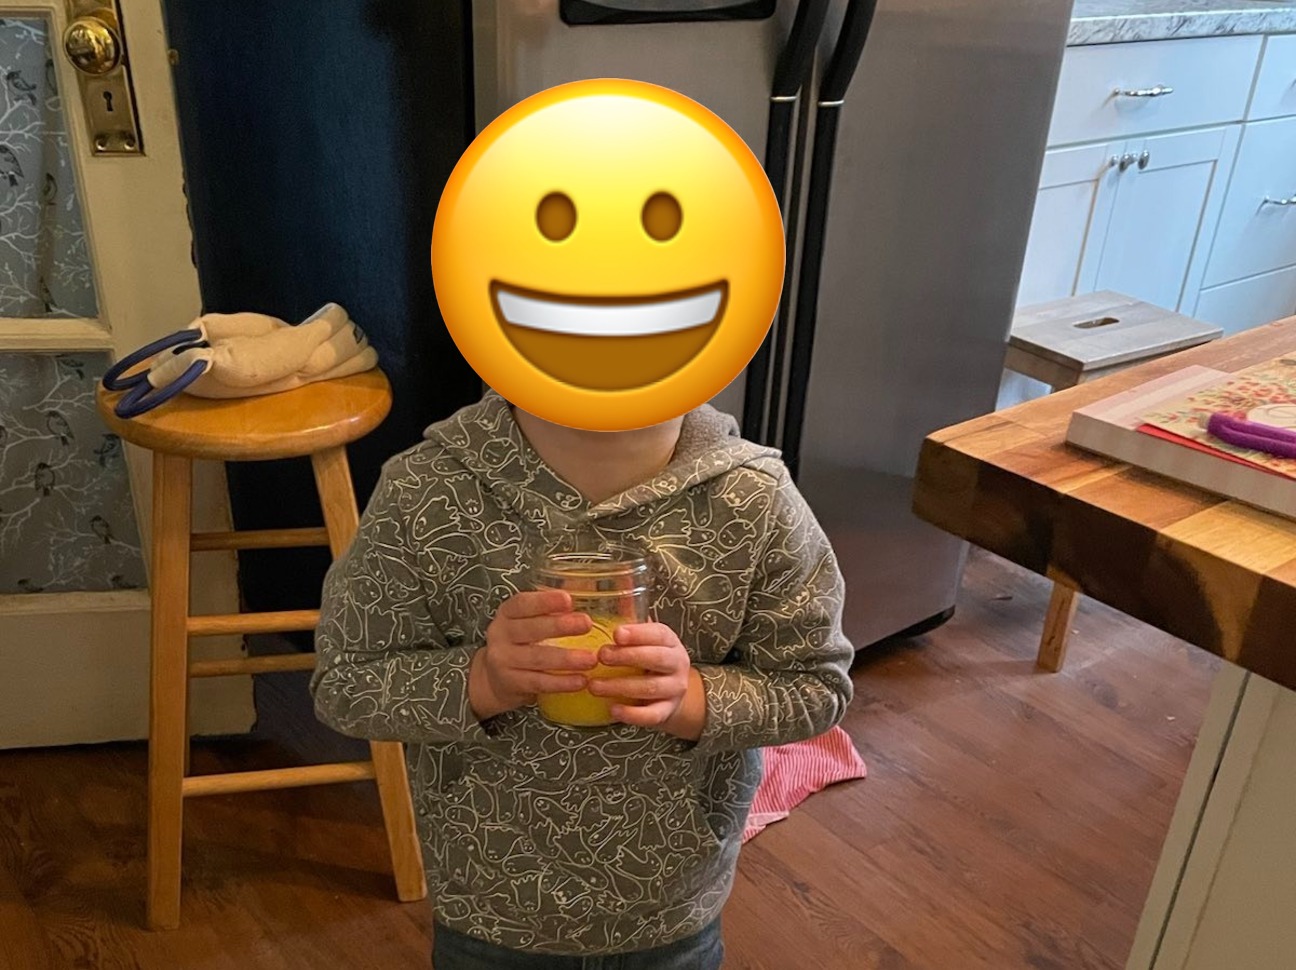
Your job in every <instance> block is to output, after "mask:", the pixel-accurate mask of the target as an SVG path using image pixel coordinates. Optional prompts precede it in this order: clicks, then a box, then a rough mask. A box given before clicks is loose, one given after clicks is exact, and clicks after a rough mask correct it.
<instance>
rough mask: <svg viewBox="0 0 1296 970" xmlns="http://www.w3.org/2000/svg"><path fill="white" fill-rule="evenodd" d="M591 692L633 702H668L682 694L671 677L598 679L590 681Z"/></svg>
mask: <svg viewBox="0 0 1296 970" xmlns="http://www.w3.org/2000/svg"><path fill="white" fill-rule="evenodd" d="M589 691H590V693H591V694H597V695H598V696H600V697H624V698H626V699H627V700H631V701H660V700H668V699H671V698H675V697H678V696H680V694H681V693H682V691H681V690H680V689H679V685H678V684H677V683H676V682H675V680H674V678H671V677H608V678H596V679H594V680H591V681H590V685H589Z"/></svg>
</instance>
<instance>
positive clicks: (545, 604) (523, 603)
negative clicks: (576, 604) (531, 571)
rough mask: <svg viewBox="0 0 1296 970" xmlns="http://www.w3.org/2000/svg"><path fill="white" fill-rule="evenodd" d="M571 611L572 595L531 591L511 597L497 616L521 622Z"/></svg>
mask: <svg viewBox="0 0 1296 970" xmlns="http://www.w3.org/2000/svg"><path fill="white" fill-rule="evenodd" d="M570 609H571V594H570V593H567V592H565V591H564V590H561V589H531V590H525V591H523V592H521V593H516V594H515V595H513V596H510V597H509V598H508V599H506V600H505V601H504V602H503V603H501V604H500V608H499V611H498V612H497V613H496V616H501V617H503V618H504V619H506V620H521V619H525V618H527V617H531V616H545V615H547V614H549V613H566V612H567V611H568V610H570Z"/></svg>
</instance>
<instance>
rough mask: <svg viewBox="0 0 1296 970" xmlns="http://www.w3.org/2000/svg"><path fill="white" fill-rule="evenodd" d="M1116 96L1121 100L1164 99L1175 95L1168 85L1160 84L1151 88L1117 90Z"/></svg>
mask: <svg viewBox="0 0 1296 970" xmlns="http://www.w3.org/2000/svg"><path fill="white" fill-rule="evenodd" d="M1115 93H1116V96H1117V97H1120V98H1163V97H1165V96H1166V95H1167V94H1174V88H1172V87H1171V86H1170V85H1168V84H1158V85H1156V86H1155V87H1150V88H1117V89H1116V92H1115Z"/></svg>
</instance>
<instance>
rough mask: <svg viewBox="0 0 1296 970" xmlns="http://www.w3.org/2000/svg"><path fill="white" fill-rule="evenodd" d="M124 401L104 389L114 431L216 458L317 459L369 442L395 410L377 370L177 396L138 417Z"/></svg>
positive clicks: (106, 415) (135, 440) (101, 398)
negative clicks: (230, 393) (236, 393)
mask: <svg viewBox="0 0 1296 970" xmlns="http://www.w3.org/2000/svg"><path fill="white" fill-rule="evenodd" d="M121 397H122V393H121V392H113V391H107V390H105V389H104V388H103V386H102V385H100V387H99V390H98V404H99V412H100V414H101V415H103V419H104V422H105V423H106V424H107V426H108V430H109V431H111V432H113V434H116V435H119V436H120V437H121V438H122V439H123V440H125V441H129V442H131V443H132V444H135V445H139V446H140V447H142V448H147V449H149V450H150V451H157V452H163V453H165V454H169V455H184V456H185V457H188V458H200V459H208V460H213V461H267V460H270V459H274V458H299V457H304V456H306V455H313V454H317V453H319V452H321V451H325V450H327V449H329V448H335V447H338V446H340V445H345V444H348V443H349V442H352V441H355V440H357V439H359V438H362V437H364V436H365V435H366V434H368V433H369V432H370V431H372V430H373V429H374V428H376V427H378V425H379V424H381V423H382V421H383V419H384V418H386V417H387V414H388V412H389V411H390V410H391V406H392V394H391V385H390V384H389V383H388V381H387V377H386V375H385V374H383V372H382V371H381V370H379V369H377V368H374V369H373V370H370V371H365V372H364V373H363V374H354V375H352V376H350V377H342V378H338V379H336V380H331V381H317V382H316V383H314V384H307V385H305V386H304V387H299V388H296V389H294V390H291V391H283V392H282V393H279V394H267V395H263V396H260V397H244V398H235V399H229V400H213V399H209V398H201V397H194V396H193V395H191V394H180V395H178V396H177V397H174V398H172V399H171V400H170V401H168V402H167V403H165V404H163V405H162V406H161V407H159V408H158V409H157V410H155V411H149V412H148V413H147V414H143V415H141V416H140V417H138V418H129V419H123V418H119V417H117V415H115V414H114V413H113V407H114V406H115V405H116V404H117V402H118V401H119V400H120V399H121Z"/></svg>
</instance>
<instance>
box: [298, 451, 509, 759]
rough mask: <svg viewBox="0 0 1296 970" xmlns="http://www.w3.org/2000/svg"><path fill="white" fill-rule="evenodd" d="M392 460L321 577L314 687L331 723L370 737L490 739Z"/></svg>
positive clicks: (318, 710) (466, 658)
mask: <svg viewBox="0 0 1296 970" xmlns="http://www.w3.org/2000/svg"><path fill="white" fill-rule="evenodd" d="M400 492H401V485H400V483H399V482H398V481H397V479H396V478H395V476H394V475H393V474H392V469H391V468H390V466H389V467H388V468H386V469H384V471H383V477H382V480H381V481H380V482H379V484H378V488H377V489H376V490H375V492H374V495H373V498H372V499H371V500H370V502H369V506H368V508H366V509H365V513H364V515H363V516H362V517H361V520H360V527H359V530H358V531H357V533H356V537H355V541H354V542H352V544H351V546H350V548H349V549H348V550H347V551H346V552H345V553H343V555H342V556H341V557H340V558H339V559H338V560H337V561H336V562H334V563H333V565H332V567H331V568H330V569H329V572H328V575H327V577H326V578H325V580H324V594H323V600H322V604H321V608H320V622H319V626H318V627H317V628H316V631H315V652H316V654H317V659H316V665H315V673H314V675H313V677H312V678H311V694H312V695H313V697H314V699H315V714H316V716H317V717H318V718H319V719H320V720H321V721H323V722H324V723H325V724H327V725H328V726H329V727H331V728H333V729H335V730H337V731H339V732H341V733H342V734H345V735H349V736H351V737H357V738H365V739H368V740H370V741H406V742H409V743H414V744H435V743H439V742H451V741H464V740H479V741H480V740H485V739H486V738H487V735H486V733H485V731H484V729H483V728H482V726H481V724H480V723H479V722H478V721H477V718H476V717H475V716H474V714H473V713H472V708H471V707H470V706H469V703H468V667H469V663H470V661H471V659H472V649H471V648H469V647H458V646H450V645H449V644H448V643H447V642H446V638H445V636H444V634H443V633H442V631H441V630H440V629H438V628H437V625H436V623H435V622H434V620H433V618H432V616H431V612H430V609H429V604H430V603H431V602H434V601H435V597H436V595H437V590H436V589H435V588H433V586H432V585H431V584H430V580H429V578H428V575H427V571H426V570H424V569H421V568H420V567H419V563H418V559H417V557H416V556H415V554H414V553H413V551H412V549H411V543H410V535H409V518H408V515H407V514H406V513H404V512H403V510H402V509H401V507H400V502H399V499H400Z"/></svg>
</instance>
